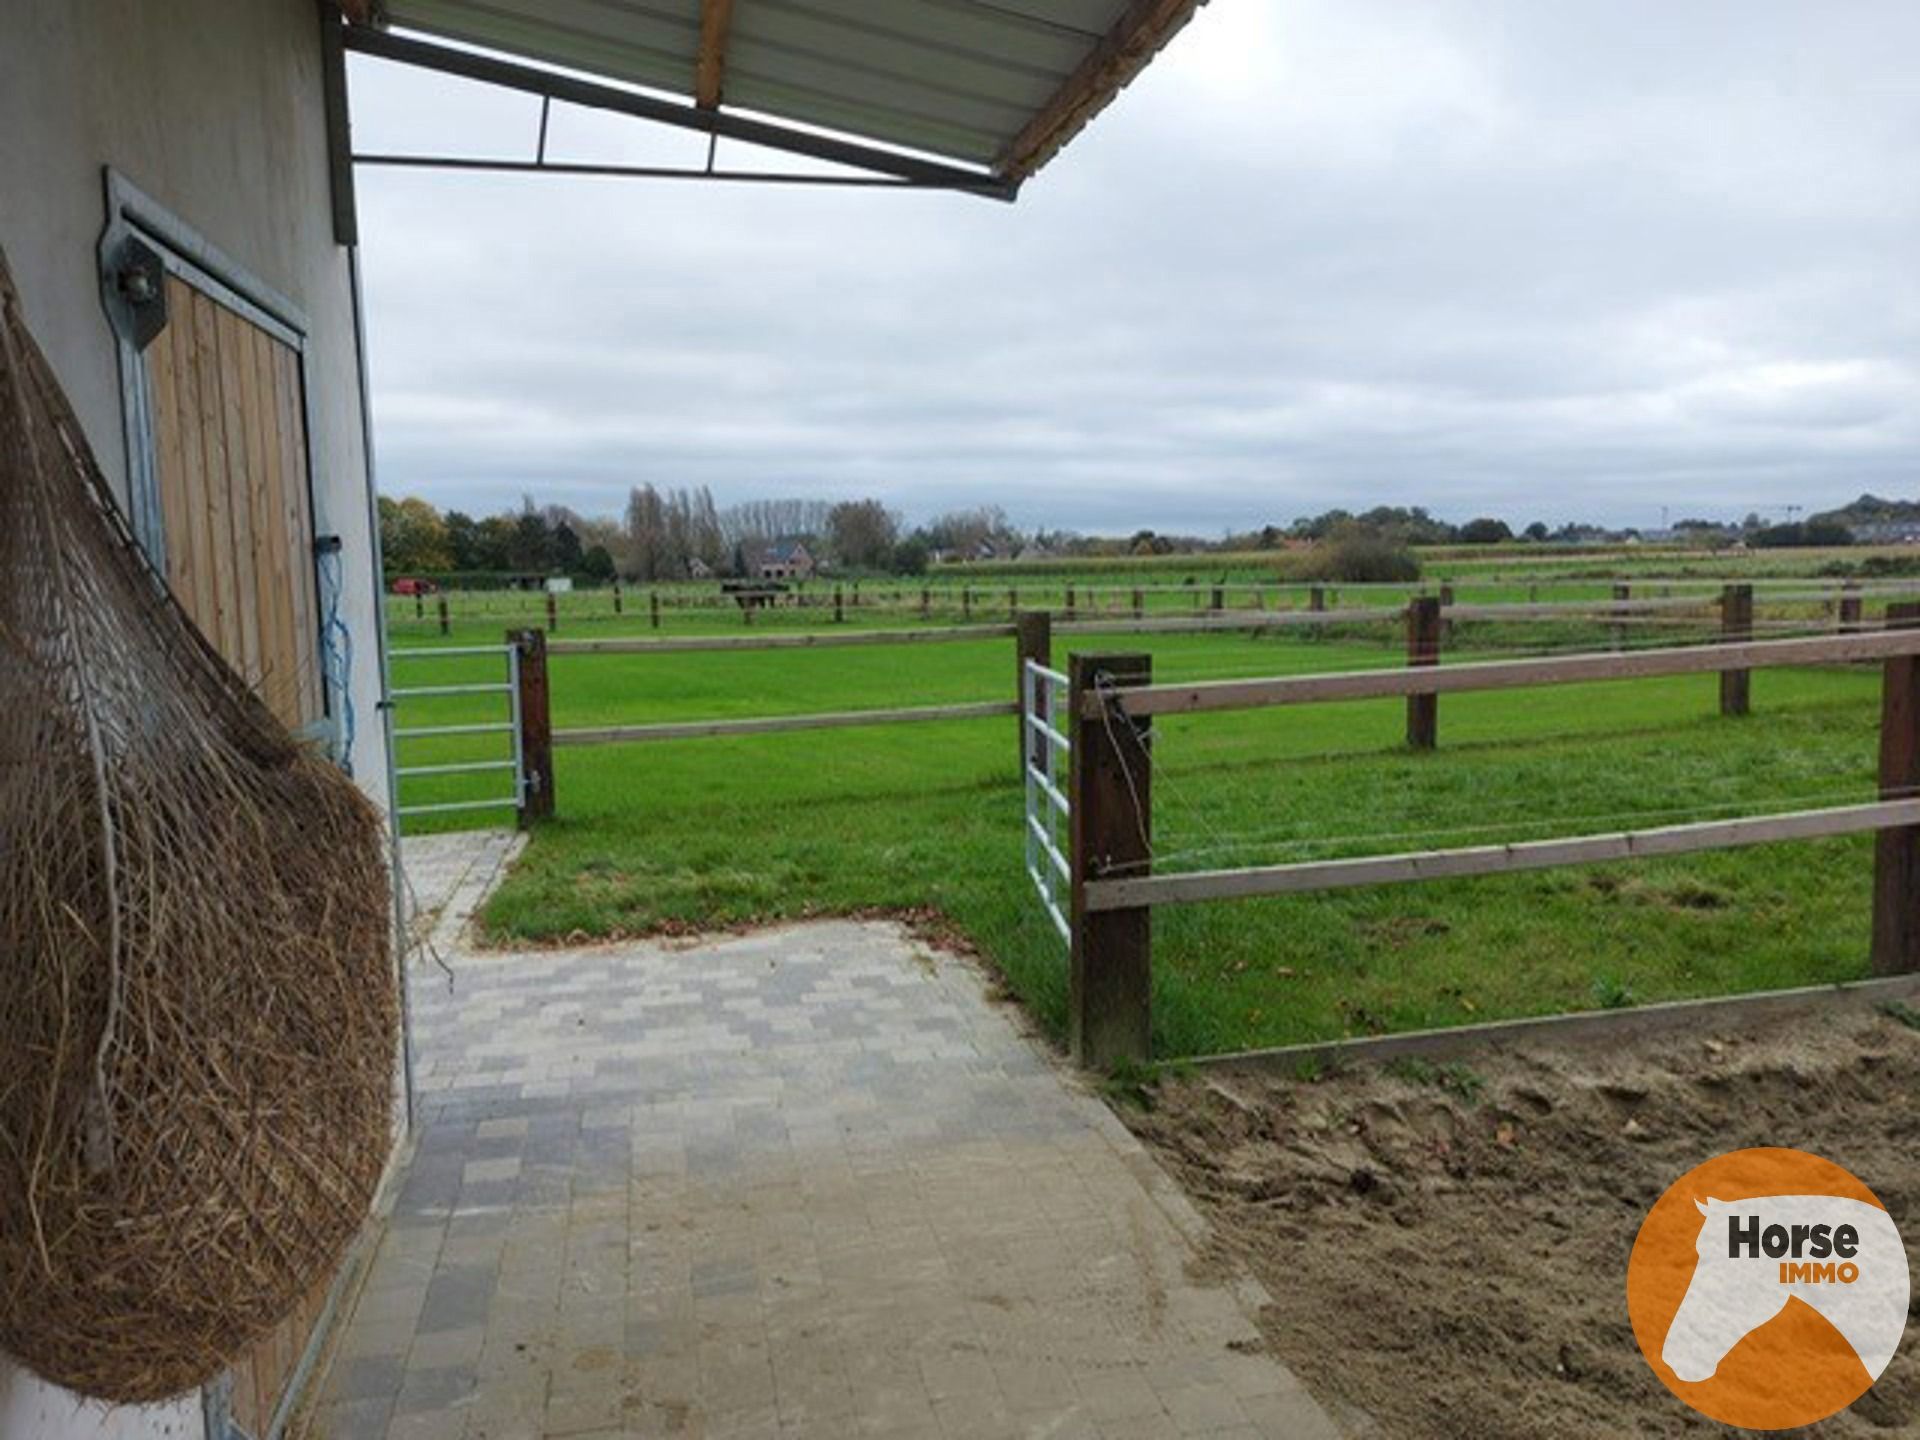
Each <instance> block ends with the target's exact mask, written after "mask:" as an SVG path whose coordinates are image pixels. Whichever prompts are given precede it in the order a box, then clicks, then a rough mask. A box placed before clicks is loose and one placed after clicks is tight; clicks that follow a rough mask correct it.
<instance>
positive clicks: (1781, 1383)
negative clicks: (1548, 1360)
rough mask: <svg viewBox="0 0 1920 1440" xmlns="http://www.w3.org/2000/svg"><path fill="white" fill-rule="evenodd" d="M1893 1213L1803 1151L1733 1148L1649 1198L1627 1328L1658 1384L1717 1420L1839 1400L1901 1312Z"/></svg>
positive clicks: (1814, 1414)
mask: <svg viewBox="0 0 1920 1440" xmlns="http://www.w3.org/2000/svg"><path fill="white" fill-rule="evenodd" d="M1908 1296H1909V1291H1908V1276H1907V1253H1906V1249H1905V1247H1904V1246H1903V1245H1902V1244H1901V1242H1900V1232H1899V1231H1898V1230H1897V1229H1896V1228H1895V1227H1894V1223H1893V1217H1892V1216H1891V1215H1889V1214H1888V1213H1887V1209H1886V1207H1885V1206H1884V1205H1882V1204H1881V1203H1880V1200H1879V1198H1878V1197H1877V1196H1876V1195H1875V1194H1874V1193H1873V1192H1872V1191H1871V1190H1869V1189H1868V1188H1867V1187H1866V1186H1865V1185H1863V1184H1861V1183H1860V1181H1858V1180H1857V1179H1855V1178H1854V1177H1853V1176H1852V1175H1851V1174H1849V1173H1848V1172H1847V1171H1846V1170H1843V1169H1842V1168H1841V1167H1840V1166H1838V1165H1835V1164H1834V1163H1833V1162H1832V1161H1830V1160H1823V1159H1821V1158H1820V1157H1819V1156H1818V1155H1809V1154H1808V1153H1807V1152H1806V1151H1804V1150H1780V1149H1757V1150H1734V1151H1730V1152H1729V1153H1727V1154H1725V1155H1720V1156H1716V1157H1715V1158H1714V1159H1712V1160H1709V1161H1707V1162H1706V1163H1705V1164H1704V1165H1698V1166H1696V1167H1694V1168H1693V1169H1692V1170H1689V1171H1688V1172H1687V1173H1686V1174H1685V1175H1682V1176H1681V1177H1680V1178H1679V1179H1678V1180H1677V1181H1675V1182H1674V1184H1673V1185H1672V1187H1671V1188H1669V1189H1668V1191H1667V1193H1666V1194H1664V1195H1662V1196H1661V1197H1660V1199H1659V1200H1658V1201H1656V1202H1655V1203H1654V1206H1653V1209H1652V1210H1650V1211H1649V1212H1648V1213H1647V1218H1646V1220H1645V1221H1644V1222H1643V1223H1642V1224H1641V1226H1640V1234H1639V1237H1638V1238H1637V1239H1636V1240H1635V1241H1634V1244H1633V1257H1632V1259H1631V1260H1629V1261H1628V1264H1627V1312H1628V1314H1629V1316H1630V1317H1631V1318H1632V1321H1633V1334H1634V1338H1635V1339H1636V1340H1638V1341H1639V1342H1640V1349H1641V1352H1642V1353H1643V1354H1645V1356H1646V1357H1647V1363H1648V1364H1649V1365H1651V1366H1652V1367H1653V1373H1654V1374H1656V1375H1658V1376H1659V1377H1660V1379H1661V1381H1662V1382H1663V1383H1664V1384H1665V1385H1666V1387H1667V1388H1668V1389H1669V1390H1671V1391H1673V1393H1674V1394H1675V1395H1677V1396H1679V1397H1680V1398H1681V1399H1682V1400H1684V1401H1685V1402H1686V1403H1687V1404H1689V1405H1691V1406H1692V1407H1693V1408H1694V1409H1696V1410H1698V1411H1700V1412H1701V1413H1702V1414H1704V1415H1708V1416H1710V1417H1712V1418H1713V1419H1715V1420H1718V1421H1720V1422H1721V1423H1723V1424H1727V1425H1738V1426H1742V1427H1744V1428H1747V1429H1753V1430H1782V1429H1786V1428H1788V1427H1791V1426H1796V1425H1807V1424H1811V1423H1812V1422H1813V1421H1815V1420H1820V1419H1824V1418H1825V1417H1826V1416H1828V1415H1831V1414H1833V1413H1834V1412H1835V1411H1837V1410H1844V1409H1845V1408H1846V1407H1847V1406H1849V1405H1851V1404H1852V1403H1853V1402H1854V1401H1855V1400H1858V1399H1859V1398H1860V1397H1861V1396H1862V1395H1863V1394H1865V1393H1866V1391H1867V1389H1868V1387H1870V1386H1871V1385H1872V1384H1873V1382H1874V1381H1875V1380H1877V1379H1879V1377H1880V1372H1881V1371H1883V1370H1885V1369H1886V1367H1887V1362H1888V1361H1889V1360H1891V1359H1892V1358H1893V1352H1894V1351H1895V1349H1897V1348H1898V1346H1899V1344H1900V1339H1901V1336H1902V1334H1903V1333H1904V1331H1905V1329H1906V1323H1907V1303H1908Z"/></svg>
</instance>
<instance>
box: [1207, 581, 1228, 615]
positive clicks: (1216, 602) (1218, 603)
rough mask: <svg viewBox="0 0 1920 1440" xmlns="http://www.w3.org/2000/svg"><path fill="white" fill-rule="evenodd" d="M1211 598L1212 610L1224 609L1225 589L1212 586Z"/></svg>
mask: <svg viewBox="0 0 1920 1440" xmlns="http://www.w3.org/2000/svg"><path fill="white" fill-rule="evenodd" d="M1212 598H1213V604H1212V606H1211V607H1210V608H1212V609H1214V610H1220V609H1223V608H1225V604H1226V598H1227V592H1226V591H1225V589H1223V588H1222V587H1221V586H1218V585H1216V586H1214V587H1213V597H1212Z"/></svg>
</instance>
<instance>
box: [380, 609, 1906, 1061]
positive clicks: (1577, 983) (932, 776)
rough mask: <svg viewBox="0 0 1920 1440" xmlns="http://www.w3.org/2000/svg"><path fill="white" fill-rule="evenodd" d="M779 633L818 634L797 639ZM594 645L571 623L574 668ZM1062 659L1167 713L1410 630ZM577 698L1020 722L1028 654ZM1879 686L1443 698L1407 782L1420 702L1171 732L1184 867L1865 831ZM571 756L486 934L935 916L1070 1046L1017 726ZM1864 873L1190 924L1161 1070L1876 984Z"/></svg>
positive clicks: (1175, 955) (1162, 839) (1187, 644)
mask: <svg viewBox="0 0 1920 1440" xmlns="http://www.w3.org/2000/svg"><path fill="white" fill-rule="evenodd" d="M536 598H537V597H536ZM756 618H757V620H758V618H759V617H756ZM978 618H985V617H978ZM644 623H645V622H644V617H642V619H641V622H640V630H641V631H644ZM736 623H737V622H736ZM847 623H849V624H852V623H856V622H854V621H852V620H849V621H848V622H847ZM859 623H871V622H870V621H867V620H864V619H863V621H861V622H859ZM616 626H617V628H619V629H621V630H632V629H633V626H632V617H631V616H628V617H624V618H623V620H622V621H620V622H613V621H608V622H606V623H605V624H604V625H603V626H601V627H600V628H598V629H596V630H595V631H594V632H593V633H595V634H599V633H610V632H611V631H612V630H613V629H614V628H616ZM582 628H584V627H582ZM768 628H769V629H771V628H772V623H771V622H769V625H768ZM780 628H782V629H786V628H793V627H791V626H790V625H789V624H787V623H786V619H785V617H782V619H781V624H780ZM500 630H501V626H500V624H499V623H497V621H495V620H494V619H492V618H487V619H477V620H473V621H468V622H462V623H461V624H459V625H456V627H455V633H454V634H453V635H452V636H450V637H448V638H447V639H446V640H444V641H443V640H441V639H439V637H437V636H430V637H425V638H423V639H412V640H410V639H408V638H407V637H405V636H403V635H401V634H396V635H395V637H394V643H395V645H396V646H408V645H425V646H439V645H452V644H474V643H490V642H492V641H495V640H497V639H498V638H499V635H500ZM1603 633H1604V632H1603V631H1602V630H1601V629H1600V627H1595V626H1578V625H1571V624H1562V625H1558V626H1556V627H1554V628H1553V629H1552V630H1550V631H1549V630H1543V629H1523V627H1520V626H1517V625H1502V626H1498V627H1495V626H1485V625H1482V626H1471V625H1462V626H1461V627H1460V628H1459V631H1458V633H1457V634H1456V635H1455V636H1454V637H1453V643H1452V648H1451V649H1450V650H1449V652H1448V654H1449V658H1461V657H1465V656H1467V655H1472V654H1490V655H1493V654H1515V653H1537V652H1539V651H1542V650H1553V649H1567V648H1575V647H1578V646H1587V645H1592V644H1594V643H1595V642H1596V640H1597V639H1598V638H1599V637H1600V636H1601V635H1602V634H1603ZM567 634H568V629H567V626H566V624H565V621H564V619H563V623H562V630H561V635H560V638H563V639H564V638H566V636H567ZM1634 640H1635V643H1644V637H1642V636H1641V635H1639V634H1636V635H1635V637H1634ZM1068 649H1073V650H1081V651H1086V652H1093V651H1123V650H1124V651H1139V650H1147V651H1150V652H1151V653H1152V654H1153V657H1154V666H1155V674H1156V677H1157V678H1165V679H1180V678H1196V679H1197V678H1224V677H1227V676H1231V675H1258V674H1281V673H1303V672H1308V671H1324V670H1334V669H1352V668H1363V667H1372V666H1385V665H1395V664H1398V663H1400V659H1401V653H1402V651H1401V641H1400V637H1399V631H1398V627H1397V626H1395V625H1393V624H1390V623H1388V624H1382V625H1381V626H1378V627H1369V626H1354V627H1343V628H1342V629H1341V630H1340V631H1339V632H1338V633H1335V634H1330V635H1324V636H1319V637H1313V636H1306V635H1301V634H1297V633H1274V632H1267V633H1265V634H1261V635H1250V634H1248V633H1245V632H1240V633H1227V634H1208V635H1165V636H1152V635H1149V636H1132V635H1114V636H1073V637H1071V638H1063V639H1062V640H1059V641H1056V658H1059V657H1062V656H1063V655H1064V653H1065V652H1066V651H1067V650H1068ZM503 675H504V666H503V664H502V663H501V662H499V661H497V660H495V659H493V658H492V657H463V658H444V659H437V660H423V659H419V658H412V657H406V656H401V657H399V658H397V659H396V660H395V668H394V679H395V684H396V685H400V686H408V685H418V684H436V683H437V684H448V683H464V682H480V681H486V680H491V679H496V678H500V677H502V676H503ZM551 675H552V694H553V722H554V725H555V727H556V728H560V729H565V728H569V727H575V726H587V725H595V724H604V723H612V722H620V721H629V722H636V723H644V722H647V721H663V720H673V719H695V718H702V717H718V716H736V715H754V714H785V713H804V712H808V711H818V710H847V709H857V708H861V707H887V706H896V705H930V704H938V703H941V702H946V701H956V702H957V701H969V700H986V699H997V698H1001V697H1003V696H1004V697H1008V698H1010V697H1011V695H1012V693H1013V659H1012V646H1011V642H1010V641H1005V640H992V641H967V642H950V643H940V644H928V645H907V646H888V647H873V648H850V649H828V650H769V651H757V652H745V653H711V652H699V653H688V654H663V655H644V656H631V655H619V656H574V655H557V656H555V657H553V659H552V662H551ZM1878 688H1879V687H1878V675H1877V671H1875V670H1874V669H1872V668H1862V669H1851V670H1848V669H1835V670H1782V671H1762V672H1759V673H1756V675H1755V676H1754V681H1753V695H1754V713H1753V714H1752V716H1750V717H1748V718H1745V719H1739V720H1727V719H1722V718H1720V717H1719V716H1718V715H1717V713H1716V706H1715V694H1716V686H1715V680H1714V677H1712V676H1710V675H1709V676H1696V677H1684V678H1678V679H1672V680H1654V681H1639V682H1616V683H1606V684H1593V685H1583V686H1575V687H1564V688H1558V689H1552V690H1534V691H1514V692H1506V693H1491V694H1484V695H1466V696H1447V697H1444V698H1443V699H1442V700H1441V703H1440V736H1441V746H1440V749H1439V750H1438V751H1437V752H1436V753H1434V754H1431V755H1413V754H1410V753H1408V752H1407V751H1406V750H1405V749H1404V748H1403V746H1402V744H1401V739H1402V731H1403V713H1404V712H1403V708H1402V706H1401V705H1400V704H1399V703H1398V702H1364V703H1350V704H1341V705H1326V706H1314V707H1301V708H1286V709H1274V710H1265V711H1253V712H1244V713H1230V714H1220V715H1212V716H1189V717H1177V718H1174V719H1171V720H1166V721H1163V722H1161V723H1160V724H1159V726H1158V727H1157V739H1156V757H1157V758H1156V771H1155V803H1154V826H1155V848H1156V854H1157V856H1158V863H1159V865H1160V867H1161V868H1162V869H1170V870H1178V869H1194V868H1212V867H1216V866H1229V865H1237V864H1245V863H1261V862H1272V861H1281V860H1293V859H1312V858H1322V857H1327V856H1333V855H1343V854H1361V853H1374V852H1383V851H1392V850H1401V849H1418V848H1427V847H1432V846H1444V845H1456V844H1470V843H1484V842H1489V841H1496V840H1513V839H1534V838H1540V837H1543V836H1547V835H1554V834H1569V833H1578V832H1582V831H1587V830H1595V829H1611V828H1626V827H1631V826H1634V825H1657V824H1666V823H1676V822H1679V821H1682V820H1687V819H1699V818H1715V817H1722V816H1728V815H1735V814H1743V813H1758V812H1761V811H1766V810H1773V809H1788V808H1797V807H1802V806H1812V805H1821V804H1835V803H1843V802H1845V801H1849V800H1860V799H1867V798H1870V797H1871V795H1872V778H1873V767H1874V754H1875V736H1876V727H1877V716H1878V708H1877V701H1878ZM505 714H506V706H505V699H504V697H502V696H498V695H486V696H457V697H445V698H424V699H404V698H403V699H402V700H401V702H400V705H399V709H398V711H397V712H396V719H397V720H398V722H399V723H400V724H402V725H424V724H448V723H457V722H460V721H463V720H473V719H494V718H504V716H505ZM503 753H504V743H503V742H502V741H501V740H500V739H498V738H497V737H492V736H485V737H472V738H454V739H438V740H414V741H410V742H403V744H402V749H401V760H402V763H403V764H427V763H447V762H449V761H454V760H459V759H464V758H482V757H484V756H488V755H497V754H503ZM556 756H557V759H556V763H557V771H558V774H557V785H556V794H557V799H558V816H557V818H556V819H555V820H554V821H552V822H551V823H550V824H547V825H544V826H542V827H541V829H540V830H539V831H538V833H537V834H536V835H535V836H534V839H533V843H532V844H531V846H530V847H529V849H528V851H527V852H526V855H525V857H524V859H523V860H522V862H521V864H520V865H519V867H518V869H517V870H516V872H515V873H514V875H513V876H512V877H511V878H510V879H509V880H508V882H507V883H506V885H505V886H504V887H503V888H502V889H501V890H500V892H499V893H498V894H497V895H496V896H495V897H494V899H493V901H492V902H491V904H490V905H489V907H488V909H487V911H486V915H485V921H486V924H487V925H488V927H489V928H490V929H491V931H492V932H493V933H494V934H495V935H496V936H497V937H499V938H500V939H502V940H503V941H531V942H541V941H557V940H563V939H569V938H572V939H578V938H580V937H608V936H619V935H637V934H646V933H653V932H660V931H668V930H680V929H688V928H702V927H713V926H723V925H729V924H739V923H752V922H762V921H771V920H782V919H791V918H797V917H801V916H806V915H815V914H834V913H848V912H855V911H868V910H875V909H884V910H915V911H930V912H935V913H937V914H938V915H939V916H940V917H941V919H942V921H943V922H944V923H945V924H946V925H948V926H950V927H952V929H953V930H955V931H957V932H958V933H959V934H960V935H962V936H964V937H965V938H966V939H967V940H969V941H970V942H971V943H972V944H974V945H975V946H977V947H978V949H979V950H980V952H981V953H982V954H983V956H984V957H985V958H986V959H987V960H988V961H989V963H991V964H993V965H994V966H996V967H997V968H998V969H999V970H1000V971H1001V972H1002V973H1003V974H1004V975H1005V977H1006V979H1007V982H1008V984H1009V986H1010V987H1011V989H1012V990H1013V991H1014V992H1015V993H1016V994H1017V995H1019V996H1020V998H1022V999H1023V1000H1024V1001H1025V1002H1026V1003H1027V1004H1028V1005H1029V1006H1031V1007H1032V1009H1033V1010H1034V1012H1035V1013H1036V1014H1037V1015H1039V1016H1040V1017H1041V1018H1042V1020H1043V1021H1044V1022H1045V1023H1046V1024H1048V1025H1049V1026H1051V1027H1053V1028H1054V1029H1056V1030H1058V1029H1059V1027H1060V1026H1061V1025H1062V1023H1063V1019H1064V1010H1065V975H1066V966H1065V952H1064V947H1063V945H1062V944H1061V942H1060V940H1059V938H1058V936H1057V935H1056V934H1055V933H1054V931H1053V930H1052V928H1051V927H1050V925H1049V924H1048V922H1047V921H1046V920H1045V918H1044V917H1043V916H1042V914H1041V912H1040V910H1039V907H1038V905H1037V904H1036V903H1035V902H1034V900H1033V898H1032V896H1031V892H1030V888H1029V883H1028V881H1027V878H1026V876H1025V873H1024V871H1023V869H1022V855H1023V848H1022V840H1021V804H1022V792H1021V788H1020V786H1019V784H1018V781H1017V777H1016V770H1015V758H1014V757H1015V722H1014V721H1013V719H1011V718H1007V719H1004V720H1001V719H994V720H971V721H950V722H938V723H932V724H916V725H894V726H880V727H873V728H857V729H848V730H838V731H828V732H811V733H808V732H802V733H796V734H787V735H775V736H754V737H729V738H723V739H706V740H695V741H676V742H669V743H653V744H643V745H609V746H595V747H573V748H561V749H560V750H558V751H557V752H556ZM505 788H506V781H505V779H504V777H502V776H497V775H494V776H486V777H413V778H410V779H408V780H405V781H403V782H402V794H403V797H404V798H405V799H406V800H408V801H412V802H418V801H423V800H436V799H438V800H448V799H461V798H475V797H477V796H478V795H482V794H501V793H504V791H505ZM499 818H500V819H501V821H502V822H503V823H504V822H505V821H506V819H507V818H508V817H507V815H506V812H504V811H503V812H499ZM436 820H437V823H438V824H440V825H446V824H451V823H462V821H464V823H474V817H472V816H467V817H431V818H429V817H423V819H422V821H421V822H416V823H412V824H410V826H409V828H410V829H415V830H417V829H422V828H431V827H432V825H433V824H434V823H435V821H436ZM1870 853H1871V841H1870V840H1868V839H1863V838H1849V839H1842V840H1832V841H1822V842H1815V843H1798V844H1790V845H1780V846H1773V847H1763V848H1757V849H1751V850H1745V851H1733V852H1725V853H1719V854H1710V855H1702V856H1693V857H1685V858H1679V859H1672V860H1666V861H1659V862H1646V863H1639V864H1633V865H1612V866H1605V867H1588V868H1580V869H1568V870H1559V871H1547V872H1541V873H1538V874H1531V875H1516V876H1509V877H1501V878H1495V879H1476V880H1468V881H1455V882H1441V883H1434V884H1427V885H1418V886H1401V887H1394V888H1383V889H1374V890H1358V891H1349V892H1344V893H1340V894H1333V895H1327V896H1305V897H1290V898H1285V899H1272V900H1260V901H1237V902H1217V903H1210V904H1205V905H1198V906H1191V907H1176V908H1168V909H1163V910H1161V911H1159V912H1158V913H1157V914H1156V917H1155V933H1156V940H1155V1006H1156V1010H1155V1028H1156V1042H1155V1043H1156V1049H1157V1052H1158V1053H1159V1054H1161V1055H1164V1056H1176V1055H1182V1054H1195V1053H1203V1052H1218V1051H1223V1050H1232V1049H1239V1048H1244V1047H1251V1046H1262V1045H1275V1044H1284V1043H1289V1042H1293V1041H1299V1040H1305V1039H1313V1038H1323V1037H1329V1036H1337V1035H1345V1034H1360V1033H1369V1032H1375V1031H1381V1030H1388V1029H1405V1028H1412V1027H1418V1026H1426V1025H1445V1024H1457V1023H1463V1022H1469V1021H1474V1020H1484V1019H1492V1018H1498V1017H1504V1016H1514V1015H1525V1014H1534V1013H1543V1012H1548V1011H1556V1010H1565V1009H1578V1008H1583V1007H1590V1006H1593V1005H1596V1004H1603V1003H1623V1002H1645V1001H1654V1000H1663V999H1672V998H1677V997H1682V996H1691V995H1703V994H1714V993H1721V992H1730V991H1738V990H1746V989H1753V988H1761V987H1773V986H1781V985H1791V984H1805V983H1813V982H1824V981H1832V980H1841V979H1847V978H1853V977H1857V976H1859V975H1861V974H1862V973H1864V970H1865V959H1866V943H1867V920H1868V899H1869V888H1870V866H1869V857H1870Z"/></svg>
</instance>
